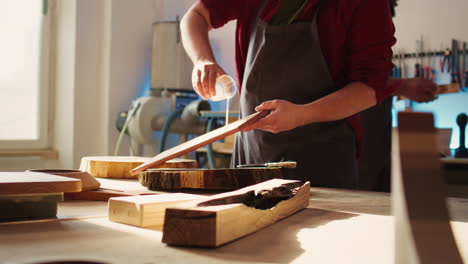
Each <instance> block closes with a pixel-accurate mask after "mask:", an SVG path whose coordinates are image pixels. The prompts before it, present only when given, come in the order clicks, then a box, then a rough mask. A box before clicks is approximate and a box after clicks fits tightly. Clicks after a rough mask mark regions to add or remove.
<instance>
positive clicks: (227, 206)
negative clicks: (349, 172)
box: [162, 179, 310, 247]
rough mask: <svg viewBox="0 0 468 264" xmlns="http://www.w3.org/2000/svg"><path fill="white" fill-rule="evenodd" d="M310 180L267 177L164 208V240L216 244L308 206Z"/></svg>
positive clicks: (250, 231) (165, 241)
mask: <svg viewBox="0 0 468 264" xmlns="http://www.w3.org/2000/svg"><path fill="white" fill-rule="evenodd" d="M309 199H310V183H309V182H306V183H303V182H300V181H292V180H280V179H275V180H270V181H267V182H263V183H260V184H257V185H253V186H249V187H246V188H243V189H240V190H237V191H234V192H228V193H223V194H219V195H214V196H211V197H208V198H205V199H202V200H197V201H194V202H190V203H186V204H181V205H179V206H175V207H171V208H167V209H166V216H165V221H164V229H163V239H162V241H163V242H164V243H167V244H169V245H176V246H197V247H218V246H221V245H223V244H226V243H228V242H230V241H233V240H235V239H238V238H241V237H243V236H246V235H248V234H251V233H253V232H256V231H258V230H260V229H262V228H264V227H266V226H269V225H271V224H273V223H275V222H277V221H279V220H281V219H283V218H285V217H288V216H290V215H292V214H294V213H296V212H297V211H299V210H301V209H303V208H305V207H307V206H308V205H309Z"/></svg>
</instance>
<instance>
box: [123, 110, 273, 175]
mask: <svg viewBox="0 0 468 264" xmlns="http://www.w3.org/2000/svg"><path fill="white" fill-rule="evenodd" d="M266 115H268V112H267V111H264V112H257V113H255V114H252V115H250V116H247V117H244V118H242V119H240V120H237V121H236V122H234V123H231V124H229V125H227V126H223V127H221V128H218V129H215V130H213V131H211V132H208V133H206V134H204V135H201V136H199V137H197V138H194V139H192V140H190V141H187V142H185V143H183V144H180V145H178V146H176V147H174V148H171V149H168V150H166V151H164V152H162V153H161V154H159V155H157V156H155V157H154V158H152V159H151V160H149V161H147V162H145V163H143V164H141V165H140V166H138V167H136V168H134V169H133V170H131V172H130V173H131V174H132V175H137V174H138V173H140V172H142V171H143V170H145V169H148V168H155V167H156V166H158V165H160V164H163V163H164V162H166V161H168V160H171V159H173V158H177V157H179V156H181V155H183V154H185V153H189V152H190V151H194V150H196V149H198V148H200V147H203V146H205V145H208V144H210V143H212V142H215V141H217V140H220V139H223V138H225V137H227V136H229V135H232V134H234V133H237V132H239V131H241V130H242V129H244V128H246V127H248V126H250V125H252V124H254V123H255V122H257V121H258V120H260V119H261V118H263V117H265V116H266Z"/></svg>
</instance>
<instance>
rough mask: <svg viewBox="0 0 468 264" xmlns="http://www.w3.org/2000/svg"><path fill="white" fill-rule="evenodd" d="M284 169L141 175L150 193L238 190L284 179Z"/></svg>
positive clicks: (167, 171)
mask: <svg viewBox="0 0 468 264" xmlns="http://www.w3.org/2000/svg"><path fill="white" fill-rule="evenodd" d="M282 178H283V169H282V168H237V169H149V170H147V171H143V172H141V173H140V175H139V176H138V179H139V180H140V183H141V184H142V185H143V186H145V187H148V189H149V190H154V191H157V190H180V189H203V190H236V189H239V188H243V187H246V186H249V185H254V184H257V183H261V182H264V181H268V180H271V179H282Z"/></svg>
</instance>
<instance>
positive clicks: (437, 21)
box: [394, 0, 468, 148]
mask: <svg viewBox="0 0 468 264" xmlns="http://www.w3.org/2000/svg"><path fill="white" fill-rule="evenodd" d="M467 10H468V1H467V0H444V1H440V0H400V1H398V7H397V8H396V13H397V15H396V17H395V20H394V21H395V27H396V37H397V39H398V43H397V45H396V46H395V50H396V51H398V50H401V49H404V51H405V52H414V51H415V50H416V40H418V39H420V38H421V36H423V40H424V46H425V48H424V49H425V51H428V50H429V49H430V50H441V45H442V47H443V49H445V48H447V47H451V41H452V39H453V38H455V39H458V40H460V41H468V30H467V29H466V11H467ZM408 62H410V61H408ZM412 63H413V64H414V61H413V62H412ZM413 64H410V63H408V66H412V65H413ZM411 69H412V68H411ZM446 80H447V79H446V78H445V80H440V81H446ZM414 109H415V110H416V111H430V112H432V111H433V112H434V113H435V118H436V126H438V127H451V128H454V131H453V134H452V144H451V147H452V148H456V147H458V145H459V139H458V135H459V132H458V128H457V126H456V122H455V119H456V116H457V115H458V114H459V113H461V112H465V113H468V93H467V92H465V93H458V94H447V95H441V96H440V97H439V99H438V100H436V101H434V102H432V103H425V104H415V107H414ZM467 140H468V139H467ZM467 144H468V141H467Z"/></svg>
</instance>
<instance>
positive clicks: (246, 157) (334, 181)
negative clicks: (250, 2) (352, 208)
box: [231, 0, 357, 189]
mask: <svg viewBox="0 0 468 264" xmlns="http://www.w3.org/2000/svg"><path fill="white" fill-rule="evenodd" d="M266 2H267V1H266V0H265V1H263V3H262V7H261V8H260V10H259V12H258V14H257V15H256V18H255V19H254V25H253V27H252V33H251V37H250V43H249V49H248V54H247V61H246V67H245V72H244V81H243V83H242V90H241V97H240V113H241V117H245V116H248V115H250V114H252V113H254V112H255V109H254V108H255V107H256V106H258V105H260V104H261V103H262V102H264V101H268V100H275V99H282V100H287V101H290V102H292V103H295V104H306V103H310V102H312V101H315V100H317V99H319V98H321V97H323V96H326V95H328V94H330V93H333V92H335V91H336V90H337V87H336V86H335V84H334V81H333V79H332V77H331V75H330V73H329V71H328V67H327V65H326V62H325V59H324V57H323V55H322V50H321V48H320V40H319V34H318V28H317V15H318V13H319V11H318V10H319V9H317V11H316V14H315V16H314V18H313V20H312V22H311V23H309V22H308V23H295V24H290V25H280V26H271V25H268V24H267V23H266V22H264V21H262V20H261V19H260V14H261V13H262V11H263V9H264V7H265V5H266ZM355 140H356V139H355V135H354V132H353V130H352V128H351V127H350V126H349V125H348V123H347V122H346V120H339V121H333V122H321V123H314V124H309V125H306V126H302V127H298V128H296V129H293V130H290V131H285V132H281V133H278V134H274V133H270V132H265V131H261V130H254V131H248V132H242V133H238V134H237V135H236V144H235V148H234V154H233V159H232V164H231V165H232V166H233V167H235V166H236V165H238V164H257V163H266V162H275V161H281V160H294V161H297V168H296V169H294V170H291V171H290V175H287V178H290V179H298V180H304V181H305V180H307V181H311V184H312V185H313V186H320V187H331V188H348V189H355V188H356V186H357V169H356V168H357V165H356V142H355Z"/></svg>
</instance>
